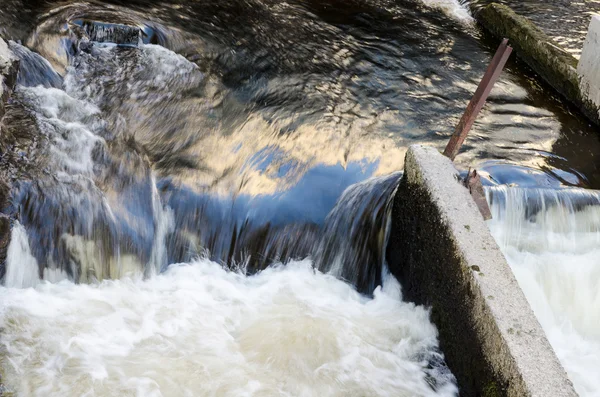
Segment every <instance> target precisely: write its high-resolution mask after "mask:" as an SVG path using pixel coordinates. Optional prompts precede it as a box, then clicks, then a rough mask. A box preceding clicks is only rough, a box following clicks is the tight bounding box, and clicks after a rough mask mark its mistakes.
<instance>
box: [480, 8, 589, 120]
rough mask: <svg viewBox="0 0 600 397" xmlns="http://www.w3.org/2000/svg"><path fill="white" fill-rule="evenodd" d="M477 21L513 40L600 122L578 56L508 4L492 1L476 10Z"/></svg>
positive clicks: (532, 62)
mask: <svg viewBox="0 0 600 397" xmlns="http://www.w3.org/2000/svg"><path fill="white" fill-rule="evenodd" d="M475 18H476V19H477V21H478V22H479V23H480V24H481V26H483V27H484V28H485V29H486V30H488V31H489V32H490V33H492V34H493V35H495V36H496V37H497V38H498V40H501V39H503V38H507V39H509V43H510V45H512V47H513V48H514V49H515V52H516V54H517V56H518V57H519V58H521V59H522V60H523V61H525V63H527V64H528V65H529V66H530V67H531V69H533V71H534V72H535V73H537V74H538V75H539V76H540V77H541V78H542V79H543V80H545V81H546V83H548V84H549V85H550V86H552V87H553V88H554V89H555V90H556V91H557V92H558V93H559V94H561V95H562V96H563V97H565V98H566V99H567V100H568V101H570V102H571V103H572V104H574V105H575V106H577V107H578V108H579V109H580V110H581V112H582V113H583V114H584V115H585V116H587V117H588V118H589V119H590V120H591V121H593V122H594V123H596V124H597V125H600V107H599V106H598V105H595V104H594V103H593V102H592V101H590V100H589V99H588V98H587V97H586V95H584V93H583V92H582V89H581V87H580V78H579V74H578V73H577V59H575V57H574V56H573V55H571V54H569V53H568V52H567V51H565V50H564V49H562V48H560V46H559V45H557V44H556V43H555V42H553V40H552V39H551V38H550V37H548V35H547V34H545V33H544V32H543V31H542V30H541V29H540V28H539V27H537V26H536V25H535V24H534V23H533V22H531V21H530V20H528V19H527V18H525V17H523V16H521V15H518V14H517V13H515V12H514V11H513V10H512V9H511V8H510V7H508V6H506V5H504V4H498V3H491V4H489V5H487V6H485V7H484V8H482V9H478V10H477V11H476V12H475Z"/></svg>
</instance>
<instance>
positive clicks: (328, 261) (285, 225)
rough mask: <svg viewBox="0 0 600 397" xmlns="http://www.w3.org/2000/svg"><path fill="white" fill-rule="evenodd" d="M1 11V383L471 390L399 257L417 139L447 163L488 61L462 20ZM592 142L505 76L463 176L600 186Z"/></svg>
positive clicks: (162, 388) (128, 8)
mask: <svg viewBox="0 0 600 397" xmlns="http://www.w3.org/2000/svg"><path fill="white" fill-rule="evenodd" d="M1 1H3V2H4V3H3V5H5V7H3V8H2V9H0V34H2V35H3V37H5V38H7V39H12V41H11V42H10V48H11V49H12V50H13V52H14V53H15V54H17V55H18V57H19V58H20V59H21V65H20V74H19V80H18V86H17V89H16V91H15V94H14V97H13V99H12V101H11V103H10V104H9V106H8V110H7V115H6V119H5V120H6V121H7V122H6V123H5V126H4V127H3V131H2V139H0V148H1V149H2V150H1V156H2V157H1V159H2V162H1V163H0V172H1V175H2V179H4V180H7V181H9V182H10V183H11V190H10V200H9V203H8V204H7V205H6V207H5V208H3V209H2V210H3V211H4V212H5V213H7V214H9V215H10V216H11V218H12V222H13V227H12V238H11V243H10V246H9V249H8V255H7V261H6V266H4V267H2V266H0V278H2V279H3V284H4V286H3V287H0V296H1V299H2V305H1V307H0V327H1V329H2V331H1V332H0V341H2V348H3V351H2V352H0V357H1V367H0V368H1V370H0V373H1V374H2V376H3V378H2V380H1V381H2V383H3V384H4V386H3V387H4V388H5V389H6V390H7V391H8V392H15V393H16V394H17V395H44V396H45V395H55V396H68V395H77V396H80V395H87V396H91V395H96V396H113V395H134V396H155V395H156V396H159V395H163V396H168V395H176V396H180V395H231V396H241V395H255V396H261V395H290V396H309V395H319V396H322V395H365V396H368V395H374V396H375V395H377V396H383V395H407V396H409V395H410V396H413V395H418V396H429V395H438V396H446V395H448V396H452V395H455V394H456V392H457V389H456V385H455V381H454V378H453V376H452V375H451V374H450V373H449V371H448V369H447V368H446V366H445V364H444V360H443V355H442V353H441V352H439V349H438V347H437V346H438V342H437V335H436V330H435V328H434V327H433V325H432V324H431V323H430V321H429V318H428V312H427V310H426V309H425V308H422V307H415V306H414V305H411V304H408V303H403V302H402V299H401V298H402V295H401V288H400V286H399V285H398V283H397V282H396V280H395V279H394V278H393V277H392V276H390V275H389V274H388V272H387V266H386V263H385V255H384V253H385V246H386V244H387V235H388V231H389V227H390V221H389V219H390V208H391V202H392V200H393V196H394V192H395V189H396V187H397V184H398V181H399V178H400V174H399V173H398V171H399V170H401V169H402V167H403V157H404V153H405V151H406V148H407V147H408V145H410V144H412V143H417V142H429V144H431V145H434V146H437V147H440V148H441V147H443V145H444V144H445V143H446V141H447V139H448V136H449V134H450V133H451V131H452V129H453V126H454V125H455V124H456V122H457V121H458V119H459V117H460V115H461V112H462V110H463V109H464V106H465V104H466V101H468V99H469V97H470V95H472V92H473V91H474V90H475V87H476V85H477V83H478V82H479V79H480V77H481V75H482V74H483V72H484V70H485V67H486V66H487V63H488V62H489V60H490V57H491V55H492V52H493V50H494V47H495V45H496V43H495V42H492V41H490V39H489V38H488V37H487V36H485V35H482V34H481V33H480V32H479V30H478V29H477V28H476V27H475V25H474V24H473V20H472V18H471V17H470V14H469V12H468V11H467V9H466V8H465V7H464V6H461V4H459V2H458V1H456V0H423V1H416V0H407V1H391V0H370V1H362V0H361V1H359V0H354V1H352V0H346V1H344V2H339V1H336V0H328V1H305V0H297V1H291V2H283V3H282V2H275V1H270V0H251V1H244V2H241V1H237V0H230V1H223V0H218V1H216V0H215V1H211V0H202V1H200V0H198V1H189V2H188V1H178V0H165V1H142V0H133V1H127V2H123V1H119V0H106V1H95V0H94V1H85V2H78V1H36V0H23V1H21V0H1ZM599 8H600V7H599ZM91 21H100V22H102V23H100V24H95V23H93V22H91ZM127 26H137V27H139V29H140V30H141V32H139V31H137V30H135V31H132V30H130V29H129V28H127ZM128 29H129V30H128ZM90 34H94V35H96V37H95V39H98V40H99V41H102V43H99V42H93V43H92V42H90V40H89V37H88V35H90ZM119 38H120V39H123V42H124V43H125V44H126V45H119V46H117V45H114V44H111V40H115V39H119ZM136 40H137V43H136ZM599 152H600V136H599V135H598V134H597V131H596V130H595V129H594V128H593V127H591V126H590V125H589V124H588V123H587V122H586V121H585V120H584V119H582V118H581V116H579V115H578V114H576V113H573V111H572V109H571V108H570V107H569V106H568V105H566V104H564V103H563V102H562V101H561V100H560V99H559V98H556V97H555V96H554V94H553V93H552V92H551V91H548V89H547V88H546V87H544V86H542V85H540V84H539V83H537V82H536V80H534V79H533V78H532V76H531V75H529V74H528V73H527V72H525V73H524V72H522V66H521V65H520V64H519V63H511V64H509V66H508V69H507V72H506V73H505V74H504V75H503V77H502V78H501V80H500V81H499V83H498V85H497V87H496V88H495V90H494V91H493V93H492V96H491V97H490V99H489V104H488V106H486V109H485V111H484V112H483V113H482V115H481V117H480V119H479V120H478V122H477V123H476V125H475V127H474V129H473V131H472V134H471V136H470V138H469V141H468V142H467V144H466V145H465V150H464V152H463V154H461V155H460V156H459V158H458V162H459V164H462V165H476V166H478V168H479V169H480V170H481V171H482V173H483V174H484V175H486V176H487V178H488V179H489V180H490V181H493V182H494V183H508V184H515V185H520V186H546V187H548V186H552V187H561V186H580V187H590V188H597V187H600V164H599V163H598V162H596V161H595V157H594V156H595V154H597V153H599ZM557 238H558V237H557ZM565 244H566V243H565ZM567 248H568V247H566V248H565V250H566V249H567ZM30 287H33V288H30ZM587 336H589V335H586V337H587ZM582 376H583V375H582ZM582 382H585V381H582ZM584 384H585V383H584ZM586 387H587V386H586ZM0 391H1V388H0Z"/></svg>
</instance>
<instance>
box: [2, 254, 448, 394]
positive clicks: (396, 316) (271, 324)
mask: <svg viewBox="0 0 600 397" xmlns="http://www.w3.org/2000/svg"><path fill="white" fill-rule="evenodd" d="M399 298H400V296H399V286H398V285H397V282H395V280H390V282H389V283H386V285H385V287H384V290H381V289H378V290H377V291H375V295H374V298H373V299H370V298H366V297H364V296H362V295H360V294H358V293H357V292H356V291H355V290H354V289H353V288H352V287H351V286H350V285H348V284H346V283H344V282H342V281H339V280H337V279H336V278H334V277H332V276H327V275H323V274H320V273H315V272H314V270H313V267H312V264H311V263H310V261H303V262H294V263H289V264H288V265H287V266H285V267H284V266H280V267H275V268H271V269H269V270H266V271H264V272H262V273H260V274H259V275H257V276H254V277H246V276H244V275H241V274H239V273H232V272H227V271H225V270H224V269H223V268H222V267H221V266H220V265H218V264H216V263H213V262H210V261H208V260H198V261H195V262H193V263H190V264H187V265H179V266H174V267H171V268H170V269H169V270H168V271H167V272H165V273H163V274H161V275H160V276H157V277H154V278H151V279H149V280H145V281H144V280H142V279H140V278H134V279H125V280H120V281H106V282H104V283H101V284H99V285H75V284H72V283H70V282H62V283H59V284H43V285H40V286H39V287H38V288H36V289H35V290H34V289H25V290H12V289H1V290H0V299H2V302H3V305H2V308H1V309H0V318H1V319H2V320H1V323H2V327H3V332H2V339H3V345H4V346H5V349H6V353H8V354H6V355H2V356H0V357H2V364H3V365H2V367H3V369H4V373H6V374H7V379H10V380H11V381H9V384H12V385H13V386H14V387H16V388H17V389H18V390H19V395H23V396H49V395H51V396H92V395H94V396H117V395H118V396H215V395H219V396H250V395H252V396H273V395H279V396H355V395H360V396H416V395H418V396H453V395H455V390H456V389H455V386H454V385H453V383H452V379H451V375H449V374H448V373H439V372H436V370H434V369H431V368H428V367H427V366H428V362H430V361H431V359H432V358H433V359H436V356H437V353H436V345H437V341H436V337H437V332H436V330H435V328H434V327H433V326H432V325H431V323H429V321H428V317H429V313H428V312H427V311H426V310H424V309H423V308H420V307H415V306H414V305H412V304H408V303H402V302H400V300H399ZM428 356H432V357H428ZM437 360H439V359H437ZM432 383H433V384H435V385H436V389H437V391H434V389H433V388H432V387H431V384H432Z"/></svg>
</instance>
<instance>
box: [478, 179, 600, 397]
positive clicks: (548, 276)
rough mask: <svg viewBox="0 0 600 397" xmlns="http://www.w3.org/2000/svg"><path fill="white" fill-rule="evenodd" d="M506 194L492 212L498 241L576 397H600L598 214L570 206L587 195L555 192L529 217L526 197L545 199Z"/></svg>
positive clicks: (513, 191)
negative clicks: (503, 199)
mask: <svg viewBox="0 0 600 397" xmlns="http://www.w3.org/2000/svg"><path fill="white" fill-rule="evenodd" d="M503 189H504V190H505V197H506V203H505V204H502V201H501V200H500V201H498V202H496V203H495V204H493V205H492V206H491V209H492V213H493V216H494V218H493V220H492V221H490V223H489V224H490V229H491V231H492V234H493V235H494V237H495V239H496V241H497V242H498V243H499V245H500V247H501V248H502V251H503V252H504V254H505V256H506V259H507V260H508V263H509V264H510V266H511V268H512V270H513V272H514V274H515V276H516V278H517V281H518V282H519V285H520V286H521V288H522V289H523V292H524V293H525V296H526V297H527V300H528V301H529V304H530V305H531V307H532V309H533V311H534V312H535V314H536V317H537V318H538V320H539V321H540V324H541V325H542V328H543V329H544V331H545V333H546V335H547V336H548V339H549V341H550V344H551V345H552V347H553V348H554V351H555V352H556V354H557V356H558V358H559V360H560V361H561V363H562V365H563V367H564V368H565V370H566V371H567V373H568V375H569V378H570V379H571V380H572V381H573V384H574V386H575V389H576V391H577V392H578V394H579V395H580V396H581V397H598V396H600V377H599V376H598V374H599V373H600V245H599V242H600V206H597V205H590V206H587V207H585V208H581V209H578V210H575V208H577V206H576V205H575V204H574V202H575V201H573V202H572V201H571V199H576V198H577V195H579V196H581V195H582V194H588V193H587V192H585V191H576V190H573V191H562V192H560V191H556V192H554V195H552V194H549V193H546V194H545V195H544V196H542V197H545V199H544V201H540V202H541V203H542V207H541V209H540V210H539V212H537V213H535V214H528V211H527V206H526V205H525V203H526V200H527V195H528V194H529V195H530V196H533V197H537V196H536V194H538V195H539V194H540V193H536V191H535V190H532V189H529V190H527V189H522V190H519V189H510V188H503ZM550 193H552V191H550ZM559 193H560V196H558V194H559ZM588 195H589V194H588ZM590 202H591V201H590Z"/></svg>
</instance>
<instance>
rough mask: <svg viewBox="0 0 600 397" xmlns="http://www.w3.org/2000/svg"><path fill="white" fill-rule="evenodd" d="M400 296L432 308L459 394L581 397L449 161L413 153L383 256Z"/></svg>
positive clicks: (428, 152)
mask: <svg viewBox="0 0 600 397" xmlns="http://www.w3.org/2000/svg"><path fill="white" fill-rule="evenodd" d="M387 259H388V263H389V266H390V270H391V271H392V273H393V274H394V275H396V277H397V278H398V279H399V280H400V281H401V283H402V287H403V293H404V298H405V299H407V300H409V301H413V302H416V303H417V304H423V305H427V306H430V307H431V318H432V320H433V321H434V322H435V324H436V325H437V327H438V330H439V338H440V344H441V348H442V351H443V352H444V354H445V356H446V361H447V363H448V366H449V367H450V369H451V370H452V372H453V373H454V375H455V376H456V377H457V379H458V384H459V387H460V390H461V396H520V397H521V396H539V397H549V396H552V397H563V396H576V395H577V394H576V393H575V391H574V389H573V386H572V384H571V382H570V381H569V380H568V378H567V375H566V373H565V371H564V369H563V368H562V367H561V365H560V363H559V361H558V359H557V358H556V356H555V353H554V351H553V350H552V348H551V346H550V344H549V342H548V341H547V339H546V336H545V334H544V332H543V330H542V328H541V326H540V324H539V323H538V321H537V319H536V318H535V316H534V314H533V312H532V310H531V308H530V306H529V304H528V303H527V301H526V298H525V296H524V295H523V292H522V291H521V289H520V288H519V286H518V284H517V281H516V279H515V277H514V276H513V273H512V271H511V269H510V268H509V266H508V264H507V262H506V260H505V259H504V257H503V255H502V253H501V252H500V249H499V248H498V246H497V244H496V242H495V241H494V239H493V237H492V236H491V234H490V232H489V230H488V227H487V225H486V223H485V222H484V221H483V219H482V217H481V215H480V213H479V210H478V209H477V207H476V205H475V204H474V202H473V200H472V199H471V196H470V195H469V193H468V191H467V189H466V188H465V187H464V186H463V185H462V184H461V183H460V182H459V181H458V172H457V170H456V169H455V168H454V165H453V164H452V162H451V161H450V160H449V159H447V158H446V157H444V156H442V155H441V154H440V153H439V152H438V151H437V150H435V149H433V148H428V147H421V146H412V147H411V148H410V149H409V150H408V153H407V155H406V161H405V170H404V176H403V178H402V181H401V183H400V187H399V189H398V192H397V195H396V198H395V201H394V207H393V213H392V229H391V236H390V241H389V245H388V250H387Z"/></svg>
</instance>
